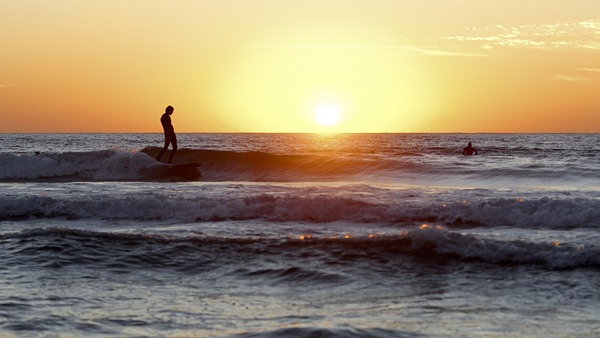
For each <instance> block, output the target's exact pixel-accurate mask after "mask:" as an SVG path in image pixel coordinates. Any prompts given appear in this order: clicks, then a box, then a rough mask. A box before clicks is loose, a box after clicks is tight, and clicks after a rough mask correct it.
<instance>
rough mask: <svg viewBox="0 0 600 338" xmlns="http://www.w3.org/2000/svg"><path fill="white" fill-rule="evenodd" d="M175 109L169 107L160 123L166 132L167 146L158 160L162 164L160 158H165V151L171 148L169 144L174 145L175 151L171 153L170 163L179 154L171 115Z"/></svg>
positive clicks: (159, 154)
mask: <svg viewBox="0 0 600 338" xmlns="http://www.w3.org/2000/svg"><path fill="white" fill-rule="evenodd" d="M174 110H175V109H174V108H173V107H171V106H168V107H167V108H166V109H165V113H164V114H162V116H161V117H160V123H161V124H162V126H163V129H164V131H165V146H164V147H163V148H162V150H161V151H160V153H158V156H157V157H156V159H157V160H158V161H159V162H160V158H161V157H162V156H163V154H164V153H165V151H167V149H168V148H169V143H170V144H171V145H173V150H172V151H171V156H169V163H171V161H173V157H174V156H175V152H177V137H176V136H175V129H174V128H173V124H171V115H172V114H173V111H174Z"/></svg>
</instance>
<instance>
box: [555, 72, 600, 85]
mask: <svg viewBox="0 0 600 338" xmlns="http://www.w3.org/2000/svg"><path fill="white" fill-rule="evenodd" d="M552 79H553V80H556V81H566V82H571V83H579V84H593V83H598V80H596V79H591V78H588V77H583V76H572V75H565V74H556V75H553V76H552Z"/></svg>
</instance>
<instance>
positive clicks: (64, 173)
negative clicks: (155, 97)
mask: <svg viewBox="0 0 600 338" xmlns="http://www.w3.org/2000/svg"><path fill="white" fill-rule="evenodd" d="M177 178H180V179H182V180H185V178H184V177H180V176H174V175H172V174H170V173H169V166H168V165H167V164H164V163H160V162H157V161H156V160H155V159H154V158H152V157H150V156H148V155H147V154H144V153H141V152H128V151H122V150H115V149H113V150H103V151H92V152H73V153H60V154H33V155H31V154H29V155H28V154H12V153H3V154H0V181H5V182H6V181H9V182H10V181H18V182H29V181H32V182H40V181H42V182H68V181H142V180H151V181H160V180H170V179H177Z"/></svg>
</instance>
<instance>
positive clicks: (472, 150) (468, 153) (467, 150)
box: [463, 142, 477, 156]
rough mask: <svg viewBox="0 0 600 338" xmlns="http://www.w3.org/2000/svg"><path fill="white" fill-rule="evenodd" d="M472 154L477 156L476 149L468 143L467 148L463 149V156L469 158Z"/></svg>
mask: <svg viewBox="0 0 600 338" xmlns="http://www.w3.org/2000/svg"><path fill="white" fill-rule="evenodd" d="M473 153H475V155H477V149H475V148H473V146H471V142H469V144H467V146H466V147H465V148H464V149H463V155H465V156H471V155H473Z"/></svg>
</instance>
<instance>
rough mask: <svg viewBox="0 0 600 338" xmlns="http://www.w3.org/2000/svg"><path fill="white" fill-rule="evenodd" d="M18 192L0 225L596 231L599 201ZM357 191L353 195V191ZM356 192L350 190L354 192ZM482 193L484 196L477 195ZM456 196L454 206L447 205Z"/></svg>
mask: <svg viewBox="0 0 600 338" xmlns="http://www.w3.org/2000/svg"><path fill="white" fill-rule="evenodd" d="M65 189H66V190H65V191H64V192H60V191H56V190H55V191H46V190H40V191H31V192H30V193H27V192H24V191H22V190H20V189H19V190H17V191H16V192H15V193H6V194H4V195H0V220H23V219H69V220H78V219H94V220H125V221H154V220H175V221H178V222H184V223H194V222H217V221H248V220H264V221H268V222H311V223H327V222H336V221H344V222H352V223H363V224H365V223H373V224H383V225H388V226H389V225H399V226H402V225H415V224H417V225H420V224H421V223H431V224H440V225H446V226H452V227H486V226H510V227H518V228H525V229H571V228H586V227H588V228H598V226H599V224H598V219H600V209H598V207H597V200H596V199H595V198H594V197H593V196H592V197H590V198H580V197H572V198H571V197H561V198H558V197H555V198H550V197H537V198H536V197H529V198H526V199H525V198H509V197H494V192H493V191H490V192H488V193H487V194H488V196H487V197H481V198H480V200H474V201H466V200H463V199H462V198H461V196H462V195H461V192H460V191H458V192H455V193H454V194H452V195H449V196H442V197H432V196H429V195H428V193H427V191H421V190H419V189H407V190H401V191H393V190H392V191H386V190H383V189H376V188H372V187H368V186H362V185H357V186H343V187H319V188H317V187H310V188H301V187H300V188H294V187H279V188H277V187H275V188H272V191H270V190H269V189H267V188H265V187H260V188H256V189H252V187H249V188H248V187H246V188H245V189H243V188H241V187H238V188H235V187H234V189H233V190H228V192H226V193H225V192H223V190H222V189H224V188H223V187H221V186H216V187H209V186H203V187H202V188H190V189H191V190H190V191H181V192H178V193H177V194H173V193H172V191H171V190H164V189H152V188H149V189H147V190H142V191H139V190H135V191H128V190H127V188H126V187H125V188H124V190H123V191H115V190H114V189H112V188H111V189H109V190H108V191H104V190H100V191H99V192H98V193H95V194H91V195H90V194H83V195H82V194H80V193H77V191H76V190H73V189H74V188H68V187H67V188H65ZM353 189H355V190H353ZM353 191H354V192H353ZM480 194H483V193H480ZM446 199H453V200H454V202H447V201H445V200H446Z"/></svg>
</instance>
